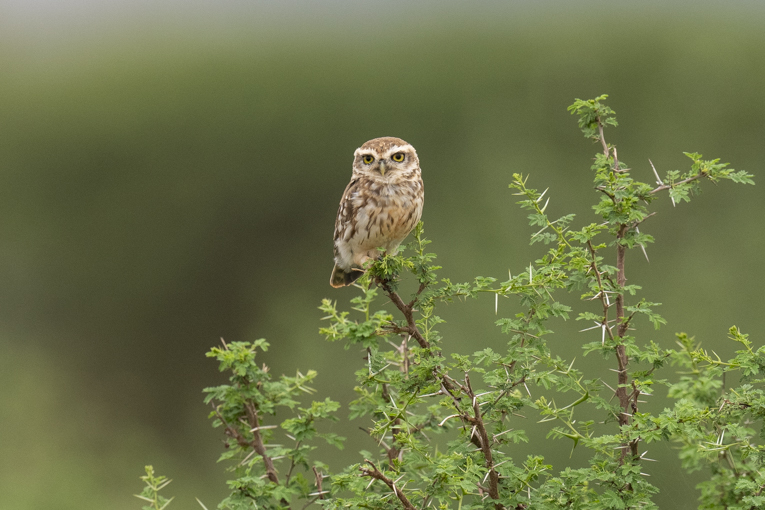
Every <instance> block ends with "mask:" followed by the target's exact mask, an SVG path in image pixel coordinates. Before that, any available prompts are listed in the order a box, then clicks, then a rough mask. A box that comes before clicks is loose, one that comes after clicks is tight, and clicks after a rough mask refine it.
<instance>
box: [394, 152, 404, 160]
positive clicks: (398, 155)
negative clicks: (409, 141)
mask: <svg viewBox="0 0 765 510" xmlns="http://www.w3.org/2000/svg"><path fill="white" fill-rule="evenodd" d="M392 159H393V161H395V162H397V163H401V162H402V161H404V153H403V152H397V153H395V154H394V155H393V158H392Z"/></svg>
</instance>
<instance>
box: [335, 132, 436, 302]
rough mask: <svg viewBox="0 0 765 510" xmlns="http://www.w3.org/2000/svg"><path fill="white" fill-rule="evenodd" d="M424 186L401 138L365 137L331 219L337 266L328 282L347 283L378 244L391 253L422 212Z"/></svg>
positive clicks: (414, 159) (374, 254) (411, 152)
mask: <svg viewBox="0 0 765 510" xmlns="http://www.w3.org/2000/svg"><path fill="white" fill-rule="evenodd" d="M424 197H425V195H424V188H423V184H422V175H421V173H420V160H419V159H417V152H416V151H415V150H414V147H412V146H411V145H409V144H408V143H406V142H405V141H404V140H401V139H400V138H393V137H389V136H386V137H383V138H375V139H374V140H369V141H368V142H366V143H365V144H364V145H362V146H361V147H359V148H358V149H356V152H354V154H353V174H352V175H351V182H350V183H348V186H347V187H346V188H345V192H344V193H343V198H342V199H341V200H340V208H339V209H338V211H337V219H336V220H335V268H334V269H333V270H332V277H331V278H330V280H329V284H330V285H332V286H333V287H336V288H337V287H344V286H346V285H350V284H351V283H353V282H354V281H355V280H356V279H357V278H359V277H360V276H361V275H362V274H364V263H365V262H367V261H368V260H370V259H375V258H377V257H379V255H380V252H379V250H378V248H382V249H383V250H385V252H387V253H389V254H395V253H396V250H397V248H398V245H399V244H401V241H403V240H404V239H405V238H406V236H408V235H409V232H411V231H412V229H413V228H414V227H415V225H417V222H418V221H420V216H421V215H422V204H423V200H424Z"/></svg>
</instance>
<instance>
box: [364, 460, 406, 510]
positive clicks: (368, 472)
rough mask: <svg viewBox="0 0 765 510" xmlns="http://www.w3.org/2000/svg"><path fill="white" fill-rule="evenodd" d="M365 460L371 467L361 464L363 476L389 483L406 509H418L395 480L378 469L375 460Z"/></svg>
mask: <svg viewBox="0 0 765 510" xmlns="http://www.w3.org/2000/svg"><path fill="white" fill-rule="evenodd" d="M364 462H366V463H367V464H369V465H370V466H371V469H370V468H368V467H364V466H360V467H359V470H361V476H368V477H370V478H373V479H374V480H380V481H381V482H383V483H384V484H385V485H387V486H388V487H389V488H390V490H392V491H393V493H394V494H395V495H396V497H397V498H398V500H399V501H400V502H401V504H402V505H404V508H406V510H416V508H415V506H414V505H413V504H412V503H411V502H410V501H409V498H407V497H406V494H404V493H403V492H402V491H401V489H399V488H397V487H396V484H395V483H394V482H393V480H391V479H390V478H388V477H387V476H385V475H384V474H383V473H382V472H381V471H380V470H379V469H377V466H375V464H374V462H372V461H371V460H367V459H364Z"/></svg>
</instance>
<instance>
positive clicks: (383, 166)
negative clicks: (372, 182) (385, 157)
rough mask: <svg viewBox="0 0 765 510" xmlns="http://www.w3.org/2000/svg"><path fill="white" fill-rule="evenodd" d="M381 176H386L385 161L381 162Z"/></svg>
mask: <svg viewBox="0 0 765 510" xmlns="http://www.w3.org/2000/svg"><path fill="white" fill-rule="evenodd" d="M380 175H382V176H384V175H385V161H380Z"/></svg>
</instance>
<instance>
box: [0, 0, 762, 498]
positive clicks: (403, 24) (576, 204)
mask: <svg viewBox="0 0 765 510" xmlns="http://www.w3.org/2000/svg"><path fill="white" fill-rule="evenodd" d="M763 23H765V8H763V4H762V3H761V2H753V1H752V2H743V1H739V2H731V1H729V2H725V3H723V2H719V3H711V2H710V3H702V2H679V1H678V2H672V1H665V2H634V5H633V3H628V2H563V1H559V2H554V1H546V2H530V1H524V2H519V1H515V2H486V3H469V4H468V3H464V4H463V3H459V2H435V1H425V2H418V3H413V4H411V5H410V4H409V3H406V2H400V1H399V2H387V3H386V2H371V1H362V2H353V1H351V0H344V1H341V0H335V1H328V2H324V3H320V2H294V1H292V2H277V1H271V2H252V3H249V2H235V1H230V2H209V3H208V2H205V1H203V0H199V1H197V2H188V3H184V2H172V1H168V2H166V3H163V4H156V5H150V4H149V3H140V2H130V1H128V0H124V1H122V2H114V3H113V4H99V3H97V2H90V1H87V0H81V1H76V0H70V1H69V2H53V1H51V0H35V1H30V2H28V3H25V2H22V1H21V0H6V2H5V3H4V4H0V67H1V68H2V72H0V388H1V391H0V501H1V502H2V507H3V508H14V509H24V510H26V509H43V508H45V509H48V508H57V509H75V508H77V509H101V508H111V509H129V508H138V507H139V506H140V502H139V501H138V500H136V499H135V498H133V497H132V494H135V493H137V492H138V491H139V490H140V487H141V486H140V482H139V481H138V476H140V475H141V474H142V470H143V466H144V465H145V464H148V463H152V464H154V466H155V468H156V469H157V470H158V471H159V472H160V473H162V474H166V475H168V476H170V477H171V478H173V479H174V480H175V481H174V482H173V484H172V485H171V486H170V487H169V489H167V491H168V492H169V493H170V494H175V495H176V496H177V497H176V502H175V503H174V507H177V508H196V507H197V505H196V503H195V502H194V497H199V498H200V499H201V500H202V501H203V502H205V504H206V505H207V506H208V508H213V507H214V506H215V505H216V504H217V501H219V500H220V499H221V498H222V497H223V495H224V494H225V493H226V488H225V485H224V480H225V479H226V478H225V477H226V475H225V473H223V471H222V466H220V465H216V463H215V461H216V459H217V456H218V454H219V453H220V449H221V433H220V431H219V430H213V429H212V428H211V427H210V424H209V422H208V420H207V414H208V409H207V408H206V407H205V406H204V405H203V403H202V394H201V390H202V388H203V387H205V386H210V385H213V384H217V383H218V382H219V381H221V377H220V375H219V374H218V372H217V366H216V365H215V363H213V362H212V361H210V360H208V359H206V358H205V356H204V354H205V352H206V351H207V350H208V349H209V347H211V346H213V345H215V344H217V343H219V338H220V337H224V338H225V339H227V340H252V339H255V338H259V337H266V338H267V339H268V340H269V341H270V342H271V344H272V349H271V351H269V352H268V353H267V355H266V356H264V361H266V362H267V363H268V364H269V365H271V366H272V368H273V372H274V373H276V374H280V373H287V374H292V373H294V372H295V370H297V369H301V370H306V369H309V368H314V369H316V370H318V372H319V383H318V385H317V387H318V389H319V394H318V396H319V398H323V397H325V396H328V395H331V396H333V398H335V399H339V400H341V401H347V400H348V399H349V398H350V397H351V395H352V391H351V389H352V386H353V381H354V378H353V371H354V370H355V369H356V367H358V365H359V363H361V355H360V353H358V352H354V351H353V350H349V351H346V350H344V349H343V347H342V346H341V345H340V344H329V343H326V342H324V341H323V340H322V338H321V337H320V336H319V335H318V327H319V326H320V321H319V318H320V312H319V311H318V310H317V306H318V304H319V302H320V300H321V299H322V298H323V297H330V298H333V299H338V300H339V301H340V302H341V303H343V302H347V299H349V298H350V297H352V296H353V295H354V290H352V289H343V290H333V289H331V288H330V287H329V285H328V283H327V282H328V279H329V273H330V270H331V268H332V230H333V224H334V216H335V213H336V210H337V209H336V208H337V203H338V201H339V198H340V194H341V193H342V191H343V189H344V187H345V185H346V183H347V181H348V179H349V176H350V171H351V160H352V154H353V151H354V149H355V148H356V147H358V146H359V145H361V144H362V143H363V142H364V141H366V140H368V139H370V138H374V137H377V136H387V135H390V136H398V137H401V138H404V139H405V140H407V141H409V142H410V143H412V144H413V145H414V146H415V147H416V148H417V151H418V154H419V156H420V160H421V163H422V167H423V176H424V180H425V187H426V197H427V200H426V206H425V212H424V216H423V219H424V221H425V223H426V230H427V236H428V237H429V238H431V239H432V240H433V244H432V245H431V247H432V249H433V251H435V252H436V253H438V255H439V262H440V264H441V265H443V266H444V269H443V270H442V271H441V276H444V277H449V278H451V279H452V281H462V280H468V279H471V278H472V277H473V276H476V275H483V276H495V277H498V278H503V277H504V276H505V275H507V271H508V270H511V271H513V272H514V273H515V272H518V271H520V270H522V268H523V267H526V266H528V263H529V262H530V261H532V260H534V259H535V258H536V257H537V256H538V255H539V254H540V253H541V251H540V250H541V248H540V247H539V246H533V247H530V246H528V242H527V239H528V235H529V233H530V230H529V228H528V227H527V225H526V219H525V216H526V214H525V213H522V212H521V211H520V210H519V209H518V208H517V206H515V205H514V202H515V200H514V197H513V196H512V195H511V192H510V190H508V189H507V184H508V183H509V182H510V180H511V174H512V173H514V172H522V173H524V174H527V173H530V174H531V178H530V180H529V184H530V185H531V186H533V187H537V188H542V189H544V188H546V187H548V186H549V187H550V191H549V192H548V196H551V197H552V200H551V203H550V206H549V211H550V213H551V214H552V215H553V216H554V215H562V214H565V213H568V212H576V213H577V215H578V222H579V224H581V223H584V222H587V223H589V222H590V221H593V220H594V216H593V215H592V213H591V210H590V205H591V204H592V203H594V200H596V198H597V197H596V196H595V195H594V192H593V190H592V186H591V180H590V173H589V165H590V160H591V158H592V155H593V154H594V153H595V152H596V151H597V150H598V148H597V147H596V146H594V145H592V144H591V143H590V142H589V141H587V140H585V139H584V138H583V137H582V135H581V133H580V132H579V131H578V129H577V127H576V122H575V119H574V118H572V117H571V116H570V115H569V114H568V113H567V112H566V107H567V106H568V105H569V104H571V103H572V102H573V99H574V98H575V97H580V98H590V97H594V96H596V95H598V94H601V93H608V94H610V95H611V99H610V104H611V106H612V107H613V108H614V109H615V110H616V112H617V115H618V119H619V121H620V127H619V128H618V129H615V130H611V131H610V132H609V133H608V134H607V137H608V139H609V141H611V142H613V143H615V144H617V146H618V148H619V156H620V160H622V161H625V162H627V163H628V164H630V165H631V167H632V168H633V173H634V175H635V176H636V177H637V178H640V179H643V180H645V181H648V182H651V181H652V180H653V177H652V173H651V170H650V166H649V163H648V158H651V159H652V161H653V162H654V163H655V164H656V166H657V167H658V168H659V170H660V171H662V172H664V171H666V170H671V169H681V170H683V169H686V168H688V162H689V160H688V159H687V158H685V156H683V155H682V151H697V152H701V153H702V154H704V155H705V156H707V157H710V158H711V157H719V158H722V159H723V161H729V162H730V163H731V166H732V167H733V168H736V169H745V170H748V171H749V172H752V173H754V174H755V179H756V180H758V182H759V179H761V178H762V177H761V176H762V171H761V163H762V161H763V159H765V127H764V126H765V31H764V30H763V29H762V26H763ZM704 188H705V193H704V194H702V195H701V196H700V197H698V198H697V199H696V200H694V201H693V202H691V204H682V205H680V206H678V207H677V208H674V209H673V208H672V206H671V204H670V203H669V200H668V199H664V200H662V201H660V202H659V203H657V204H656V206H655V210H657V211H658V212H659V214H658V215H657V216H655V217H654V218H651V219H650V220H649V221H648V222H647V223H646V224H645V227H644V231H645V232H649V233H651V234H653V235H654V236H655V237H656V241H657V242H656V244H655V245H653V246H649V249H648V254H649V256H650V258H651V261H650V263H647V262H646V261H645V260H644V259H643V257H642V255H641V254H640V253H639V252H635V253H631V254H630V257H631V259H630V260H628V264H629V265H628V269H627V271H628V275H627V276H628V278H629V279H630V283H637V284H640V285H643V287H644V289H645V293H644V295H645V296H646V298H647V299H649V300H651V301H656V302H661V303H664V306H663V307H662V310H661V312H662V313H663V314H664V316H665V317H666V318H667V319H668V321H669V324H668V326H667V327H664V328H662V330H660V331H658V332H655V331H653V330H652V328H651V327H650V326H648V325H646V324H643V325H642V329H641V330H640V334H642V335H643V336H642V338H643V339H645V340H648V339H654V340H656V341H658V342H659V343H661V344H662V345H665V346H670V345H673V343H674V332H676V331H686V332H688V333H689V334H692V335H696V338H697V339H698V340H701V341H702V342H703V345H704V346H705V347H707V348H711V349H715V350H716V351H717V352H719V353H720V354H721V355H725V354H729V353H730V352H731V350H732V349H731V346H730V345H728V343H726V340H725V337H726V332H727V328H728V327H729V326H731V325H733V324H736V325H738V326H739V327H741V328H742V330H743V331H744V332H747V333H751V334H752V335H753V339H754V340H755V341H756V342H758V343H759V342H760V339H759V336H760V335H759V333H760V332H761V331H762V330H763V328H764V327H765V314H762V312H761V308H762V299H761V294H762V288H763V270H762V264H761V263H760V254H761V253H762V252H763V248H764V246H763V244H765V238H764V237H763V234H762V217H763V214H765V201H763V196H762V193H761V189H760V188H759V186H758V187H743V186H734V185H733V184H730V183H723V184H721V185H719V186H717V187H715V186H712V185H709V184H708V183H707V184H706V185H705V186H704ZM575 297H576V296H571V298H572V300H573V299H574V298H575ZM516 311H518V310H517V303H514V302H511V301H510V300H508V301H502V302H500V307H499V313H500V315H509V314H514V313H515V312H516ZM442 315H443V316H444V317H445V318H446V319H447V320H448V324H447V325H445V327H444V328H443V331H444V333H445V336H446V337H447V338H446V346H447V349H459V351H460V352H465V353H468V352H472V351H473V350H477V349H478V348H482V347H484V346H491V347H493V348H501V347H502V345H503V344H504V342H505V339H504V338H503V337H502V335H501V334H500V333H499V331H498V330H497V328H495V327H494V326H493V322H494V320H495V319H496V317H495V315H494V302H493V299H490V298H486V299H485V300H477V301H475V302H469V303H464V304H454V305H449V307H447V308H446V309H445V310H444V311H443V312H442ZM581 327H582V326H581V324H580V323H573V324H556V325H555V326H554V327H553V329H555V330H556V331H558V332H559V334H557V335H555V336H553V337H551V342H552V343H553V345H554V346H555V347H556V348H560V349H562V350H563V352H565V353H566V354H567V355H568V356H570V357H574V356H578V358H577V359H581V354H580V351H579V347H578V345H579V344H581V343H582V342H584V341H590V340H592V338H591V337H587V336H586V335H585V334H576V333H574V332H575V331H576V330H577V329H581ZM593 334H595V335H597V333H593ZM590 358H593V357H592V356H591V357H588V358H587V359H586V360H585V362H586V363H598V362H599V360H597V359H590ZM653 410H660V404H655V405H654V408H653ZM358 425H359V424H358V423H348V422H343V423H338V424H336V425H335V426H334V428H333V431H335V432H338V433H340V434H342V435H345V436H347V437H348V438H349V440H348V447H347V448H346V450H345V451H344V452H343V453H342V454H341V455H337V454H333V457H332V463H333V466H334V467H335V468H339V467H340V466H341V465H344V464H345V463H350V462H355V461H357V460H359V459H358V457H357V456H356V452H357V451H358V450H360V449H361V448H371V445H370V444H369V443H368V440H367V438H366V437H365V436H364V434H363V433H362V432H360V431H358ZM527 428H528V429H531V430H538V429H539V427H538V426H536V425H535V424H534V422H533V420H530V421H529V425H528V427H527ZM537 434H538V435H537V436H535V437H537V438H541V437H543V435H544V431H541V432H538V433H537ZM540 434H541V435H540ZM569 448H570V445H569V444H563V443H550V442H542V443H538V444H537V445H535V446H534V447H533V448H531V450H527V449H524V450H522V451H519V454H518V458H519V459H521V458H523V457H524V456H525V455H526V453H528V451H532V450H533V451H535V452H541V453H543V454H545V455H546V456H548V457H549V459H550V460H552V461H554V462H555V463H556V464H557V465H563V464H562V463H565V462H567V461H568V460H567V459H568V455H569ZM648 449H649V451H650V452H651V455H649V456H650V457H654V458H656V457H657V456H658V457H660V458H661V459H662V462H661V463H659V464H658V465H651V466H649V467H650V469H651V473H653V474H654V478H653V479H652V481H653V482H654V483H655V484H656V485H658V486H659V487H660V489H661V490H662V493H661V494H660V496H659V497H658V499H657V502H658V503H659V504H660V506H661V507H662V508H695V507H696V505H695V499H696V497H697V495H696V491H695V489H694V485H695V484H696V483H697V482H698V479H699V478H698V477H694V476H688V475H685V474H683V473H682V472H681V471H680V470H679V469H678V464H677V462H676V461H675V460H674V459H673V452H672V451H671V449H670V447H669V446H668V445H649V448H648Z"/></svg>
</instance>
